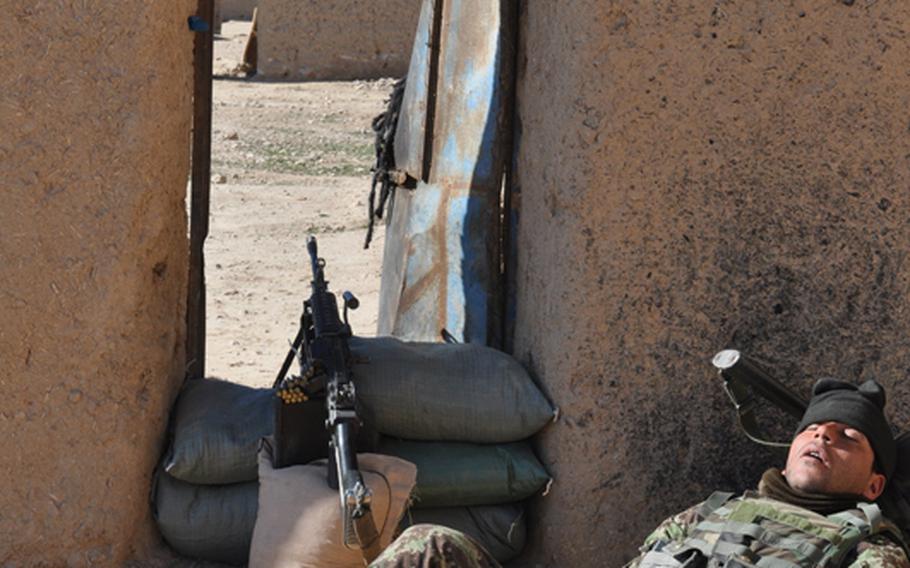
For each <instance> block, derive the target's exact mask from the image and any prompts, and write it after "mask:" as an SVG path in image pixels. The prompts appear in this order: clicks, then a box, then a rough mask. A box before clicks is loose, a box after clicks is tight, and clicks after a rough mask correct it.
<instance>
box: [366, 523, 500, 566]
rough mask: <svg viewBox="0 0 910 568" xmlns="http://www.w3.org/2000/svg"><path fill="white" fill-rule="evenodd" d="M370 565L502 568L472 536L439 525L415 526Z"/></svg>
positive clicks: (402, 534)
mask: <svg viewBox="0 0 910 568" xmlns="http://www.w3.org/2000/svg"><path fill="white" fill-rule="evenodd" d="M369 568H500V566H499V563H498V562H496V560H495V559H494V558H493V557H492V556H490V554H489V553H488V552H487V551H486V550H484V549H483V548H482V547H481V546H480V545H479V544H477V543H476V542H474V540H473V539H471V537H469V536H468V535H466V534H464V533H461V532H458V531H456V530H454V529H450V528H447V527H441V526H438V525H414V526H413V527H411V528H409V529H408V530H406V531H404V532H403V533H401V536H399V537H398V538H397V539H395V542H393V543H392V544H391V545H389V547H388V548H386V549H385V551H383V553H382V554H380V555H379V558H377V559H376V560H374V561H373V563H372V564H370V566H369Z"/></svg>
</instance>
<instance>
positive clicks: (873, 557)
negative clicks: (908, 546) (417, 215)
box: [850, 534, 910, 568]
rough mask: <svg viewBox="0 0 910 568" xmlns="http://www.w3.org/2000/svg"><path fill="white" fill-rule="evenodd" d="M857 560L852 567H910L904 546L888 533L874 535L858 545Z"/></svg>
mask: <svg viewBox="0 0 910 568" xmlns="http://www.w3.org/2000/svg"><path fill="white" fill-rule="evenodd" d="M856 552H857V556H856V561H855V562H853V563H852V564H851V565H850V567H851V568H910V559H908V558H907V554H906V552H904V548H903V547H902V546H901V545H900V544H899V543H897V542H895V541H894V539H893V538H892V537H890V536H888V535H886V534H876V535H872V536H870V537H868V538H866V539H864V540H863V541H862V542H860V543H859V545H857V547H856Z"/></svg>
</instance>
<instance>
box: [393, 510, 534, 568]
mask: <svg viewBox="0 0 910 568" xmlns="http://www.w3.org/2000/svg"><path fill="white" fill-rule="evenodd" d="M423 523H427V524H433V525H442V526H444V527H449V528H453V529H455V530H458V531H461V532H463V533H465V534H466V535H468V536H470V537H471V538H473V539H474V540H475V541H477V543H478V544H480V545H481V546H483V547H484V548H485V549H486V550H487V552H489V553H490V554H492V555H493V558H495V559H496V560H497V561H499V562H506V561H508V560H511V559H512V558H514V557H516V556H518V554H520V553H521V551H522V549H524V546H525V541H526V538H527V532H528V527H527V521H526V520H525V514H524V505H523V504H522V503H512V504H509V505H489V506H477V507H444V508H439V509H412V510H411V511H409V512H408V514H406V515H405V516H404V519H403V520H402V529H404V528H407V527H409V526H411V525H417V524H423Z"/></svg>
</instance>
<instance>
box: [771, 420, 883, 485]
mask: <svg viewBox="0 0 910 568" xmlns="http://www.w3.org/2000/svg"><path fill="white" fill-rule="evenodd" d="M874 463H875V452H874V451H873V450H872V445H871V444H870V443H869V440H868V439H867V438H866V436H865V435H864V434H863V433H862V432H860V431H859V430H856V429H855V428H852V427H850V426H847V425H846V424H842V423H840V422H822V423H820V424H810V425H809V426H807V427H806V429H805V430H803V431H802V432H800V433H799V434H797V435H796V437H795V438H793V442H792V443H791V444H790V452H789V454H788V455H787V466H786V468H785V469H784V471H783V474H784V477H785V478H786V479H787V483H788V484H789V485H790V487H792V488H794V489H798V490H800V491H805V492H809V493H826V494H844V495H861V496H862V497H864V498H865V499H866V500H868V501H874V500H875V499H876V498H877V497H878V496H879V495H881V493H882V491H883V490H884V488H885V476H884V475H882V474H880V473H877V472H875V470H874Z"/></svg>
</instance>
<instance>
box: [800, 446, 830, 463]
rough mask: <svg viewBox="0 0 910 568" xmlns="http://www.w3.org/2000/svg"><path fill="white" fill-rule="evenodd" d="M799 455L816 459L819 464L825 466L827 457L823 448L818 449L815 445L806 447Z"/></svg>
mask: <svg viewBox="0 0 910 568" xmlns="http://www.w3.org/2000/svg"><path fill="white" fill-rule="evenodd" d="M800 457H803V458H808V459H810V460H813V461H817V462H818V463H820V464H821V465H824V466H827V465H828V459H827V456H826V455H825V453H824V451H823V450H819V449H818V448H815V447H809V448H806V449H805V450H804V451H803V453H802V455H801V456H800Z"/></svg>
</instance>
